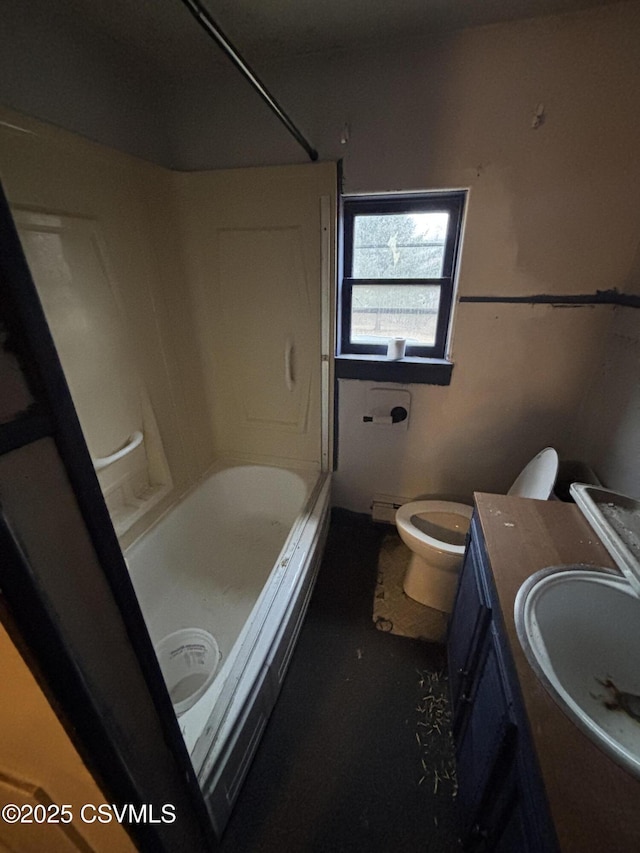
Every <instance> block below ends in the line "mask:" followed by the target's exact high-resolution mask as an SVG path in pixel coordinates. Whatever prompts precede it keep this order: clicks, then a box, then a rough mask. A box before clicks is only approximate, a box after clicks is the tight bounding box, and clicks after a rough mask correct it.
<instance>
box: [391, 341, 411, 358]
mask: <svg viewBox="0 0 640 853" xmlns="http://www.w3.org/2000/svg"><path fill="white" fill-rule="evenodd" d="M406 348H407V339H406V338H389V343H388V344H387V358H388V359H389V360H390V361H398V360H399V359H401V358H404V354H405V350H406Z"/></svg>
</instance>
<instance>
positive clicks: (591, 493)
mask: <svg viewBox="0 0 640 853" xmlns="http://www.w3.org/2000/svg"><path fill="white" fill-rule="evenodd" d="M570 491H571V495H572V497H573V499H574V500H575V502H576V504H577V505H578V506H579V507H580V509H581V510H582V514H583V515H584V517H585V518H586V519H587V521H588V522H589V524H590V525H591V527H592V528H593V530H594V531H595V533H596V534H597V535H598V537H599V539H600V541H601V542H602V544H603V545H604V547H605V548H606V549H607V551H608V552H609V554H611V556H612V557H613V559H614V561H615V563H616V565H617V566H618V568H619V569H620V571H622V572H624V574H625V575H626V577H627V578H628V580H629V582H630V583H631V585H632V586H634V587H635V589H636V592H638V593H639V594H640V501H637V500H636V499H635V498H632V497H629V496H628V495H623V494H622V493H621V492H614V491H612V490H611V489H604V488H601V487H599V486H589V485H586V484H585V483H573V484H572V485H571V489H570Z"/></svg>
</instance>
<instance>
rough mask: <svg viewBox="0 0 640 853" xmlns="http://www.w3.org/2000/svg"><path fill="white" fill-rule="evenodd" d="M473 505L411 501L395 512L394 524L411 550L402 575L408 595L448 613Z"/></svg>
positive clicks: (454, 590)
mask: <svg viewBox="0 0 640 853" xmlns="http://www.w3.org/2000/svg"><path fill="white" fill-rule="evenodd" d="M472 512H473V507H470V506H467V505H466V504H460V503H452V502H451V501H413V502H412V503H408V504H404V506H401V507H400V509H399V510H398V511H397V513H396V527H397V528H398V533H399V534H400V538H401V539H402V541H403V542H404V544H405V545H406V546H407V547H408V548H410V549H411V551H412V552H413V553H412V555H411V561H410V563H409V566H408V568H407V571H406V573H405V576H404V583H403V585H402V586H403V589H404V591H405V593H406V594H407V595H408V596H409V598H413V599H414V601H419V602H420V604H426V605H427V606H428V607H434V608H435V609H436V610H442V611H444V612H445V613H449V612H451V606H452V604H453V598H454V596H455V592H456V586H457V584H458V573H459V569H460V565H461V563H462V557H463V555H464V545H465V538H466V535H467V530H468V529H469V524H470V523H471V514H472Z"/></svg>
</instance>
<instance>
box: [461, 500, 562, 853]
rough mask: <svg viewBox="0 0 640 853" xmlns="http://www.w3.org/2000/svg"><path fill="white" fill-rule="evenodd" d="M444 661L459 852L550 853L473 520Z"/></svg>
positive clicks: (533, 764) (543, 807)
mask: <svg viewBox="0 0 640 853" xmlns="http://www.w3.org/2000/svg"><path fill="white" fill-rule="evenodd" d="M448 659H449V682H450V691H451V701H452V711H453V714H452V720H453V734H454V739H455V743H456V765H457V773H458V801H459V805H460V810H461V814H462V821H463V835H462V841H463V848H464V849H465V850H468V851H474V853H475V851H478V853H480V851H500V853H534V852H535V853H555V851H557V850H558V846H557V842H556V839H555V833H554V830H553V826H552V823H551V819H550V817H549V812H548V807H547V804H546V797H545V793H544V788H543V786H542V782H541V780H540V776H539V771H538V767H537V760H536V757H535V753H534V751H533V748H532V745H531V742H530V738H529V733H528V723H527V719H526V715H525V712H524V707H523V705H522V701H521V698H520V693H519V685H518V680H517V676H516V673H515V669H514V666H513V662H512V661H511V658H510V651H509V648H508V644H507V642H506V639H505V636H504V628H503V625H502V618H501V613H500V608H499V605H498V600H497V596H496V593H495V589H494V586H493V579H492V575H491V569H490V565H489V560H488V557H487V553H486V549H485V546H484V541H483V537H482V531H481V527H480V524H479V522H478V519H477V516H476V515H474V518H473V520H472V523H471V528H470V533H469V539H468V542H467V548H466V552H465V558H464V564H463V568H462V572H461V576H460V582H459V586H458V592H457V596H456V601H455V604H454V609H453V613H452V615H451V620H450V624H449V638H448Z"/></svg>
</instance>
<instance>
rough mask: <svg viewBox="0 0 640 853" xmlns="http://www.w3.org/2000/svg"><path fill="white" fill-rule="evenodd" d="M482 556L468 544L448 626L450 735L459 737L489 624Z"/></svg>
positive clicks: (472, 540)
mask: <svg viewBox="0 0 640 853" xmlns="http://www.w3.org/2000/svg"><path fill="white" fill-rule="evenodd" d="M480 561H481V555H480V553H479V551H478V543H477V540H476V539H475V538H471V539H469V540H468V541H467V548H466V552H465V558H464V566H463V570H462V573H461V575H460V583H459V586H458V591H457V595H456V602H455V607H454V610H453V613H452V614H451V620H450V623H449V639H448V658H449V689H450V693H451V700H452V704H453V709H454V715H453V732H454V735H456V736H458V735H459V733H460V726H461V723H462V722H463V721H464V720H465V718H466V715H465V708H466V706H467V704H468V703H469V702H470V701H471V692H472V690H473V687H474V676H475V671H474V670H475V666H474V664H475V663H476V661H477V658H478V654H479V650H480V649H481V648H482V644H483V642H484V638H485V635H486V631H487V628H488V626H489V623H490V621H491V607H490V605H489V595H488V592H487V590H486V587H485V585H484V582H483V578H482V574H481V572H480V571H479V569H478V564H479V563H480Z"/></svg>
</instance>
